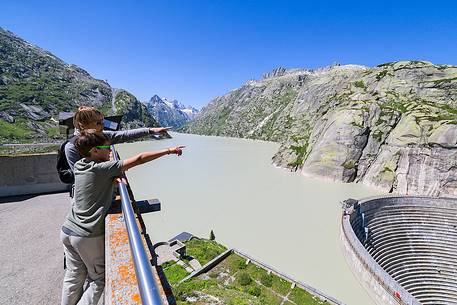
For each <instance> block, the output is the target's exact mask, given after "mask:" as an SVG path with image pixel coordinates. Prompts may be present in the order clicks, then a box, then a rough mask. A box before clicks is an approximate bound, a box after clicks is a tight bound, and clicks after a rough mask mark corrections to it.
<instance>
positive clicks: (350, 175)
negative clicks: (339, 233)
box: [186, 61, 457, 196]
mask: <svg viewBox="0 0 457 305" xmlns="http://www.w3.org/2000/svg"><path fill="white" fill-rule="evenodd" d="M186 131H188V132H191V133H198V134H211V135H222V136H233V137H243V138H254V139H263V140H271V141H277V142H280V143H281V147H280V149H279V151H278V152H277V153H276V154H275V156H274V157H273V162H274V163H275V164H276V165H279V166H282V167H287V168H289V169H291V170H295V171H298V172H300V173H302V174H304V175H310V176H317V177H324V178H330V179H333V180H338V181H344V182H362V183H365V184H367V185H371V186H375V187H378V188H381V189H383V190H385V191H388V192H395V193H401V194H424V195H434V196H438V195H448V196H457V67H455V66H450V65H434V64H432V63H430V62H423V61H405V62H393V63H386V64H382V65H379V66H377V67H374V68H368V67H364V66H357V65H345V66H332V67H328V68H324V69H319V70H314V71H311V70H299V69H295V70H286V69H282V68H279V69H276V70H274V71H273V72H271V73H268V74H266V75H264V77H263V78H262V79H261V80H258V81H249V82H247V83H246V84H245V85H243V86H242V87H241V88H239V89H236V90H233V91H231V92H229V93H227V94H225V95H224V96H221V97H218V98H216V99H214V100H213V101H212V102H210V103H209V105H208V106H206V107H205V108H203V109H202V112H201V114H200V115H199V116H197V118H196V119H195V120H194V121H193V122H191V123H190V124H189V125H188V126H187V127H186Z"/></svg>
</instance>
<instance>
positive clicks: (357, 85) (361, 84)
mask: <svg viewBox="0 0 457 305" xmlns="http://www.w3.org/2000/svg"><path fill="white" fill-rule="evenodd" d="M354 86H355V87H357V88H361V89H366V88H367V86H366V85H365V83H364V82H363V80H358V81H355V82H354Z"/></svg>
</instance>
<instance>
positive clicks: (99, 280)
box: [60, 232, 105, 305]
mask: <svg viewBox="0 0 457 305" xmlns="http://www.w3.org/2000/svg"><path fill="white" fill-rule="evenodd" d="M60 239H61V240H62V243H63V246H64V251H65V257H66V262H67V269H66V270H65V277H64V279H63V287H62V305H76V304H78V305H97V303H98V300H99V299H100V296H101V295H102V293H103V289H104V288H105V236H104V235H101V236H97V237H79V236H70V235H67V234H65V233H64V232H60ZM86 278H87V279H88V281H89V286H88V287H87V289H86V290H85V291H84V290H83V286H84V282H85V280H86Z"/></svg>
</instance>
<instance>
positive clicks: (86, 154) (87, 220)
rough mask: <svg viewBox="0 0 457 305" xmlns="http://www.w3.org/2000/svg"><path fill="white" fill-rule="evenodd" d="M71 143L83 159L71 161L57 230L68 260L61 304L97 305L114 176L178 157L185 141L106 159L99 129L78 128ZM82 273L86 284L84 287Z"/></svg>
mask: <svg viewBox="0 0 457 305" xmlns="http://www.w3.org/2000/svg"><path fill="white" fill-rule="evenodd" d="M75 145H76V148H77V149H78V151H79V153H80V154H81V156H83V158H82V159H81V160H79V161H78V162H76V164H75V194H74V204H73V206H72V208H71V211H70V213H69V214H68V216H67V219H66V220H65V222H64V224H63V226H62V232H61V234H60V237H61V240H62V243H63V245H64V251H65V256H66V261H67V270H66V272H65V277H64V281H63V288H62V305H64V304H65V305H70V304H71V305H73V304H94V305H96V304H97V303H98V301H99V299H100V296H101V294H102V292H103V289H104V287H105V247H104V245H105V237H104V234H105V216H106V214H107V212H108V209H109V207H110V205H111V201H112V198H113V189H114V180H115V178H116V177H119V176H120V175H121V173H122V171H126V170H128V169H129V168H132V167H134V166H137V165H140V164H143V163H146V162H149V161H152V160H154V159H157V158H160V157H162V156H165V155H169V154H176V155H178V156H180V155H181V154H182V149H183V148H184V146H177V147H174V148H168V149H164V150H159V151H151V152H144V153H140V154H138V155H136V156H134V157H131V158H128V159H126V160H120V161H110V146H109V145H110V141H109V139H108V137H107V136H106V135H105V134H104V133H102V132H100V131H97V130H86V131H83V132H81V134H80V136H79V137H78V139H77V140H76V142H75ZM86 277H87V278H88V279H89V287H88V288H87V289H86V290H85V291H83V285H84V282H85V279H86Z"/></svg>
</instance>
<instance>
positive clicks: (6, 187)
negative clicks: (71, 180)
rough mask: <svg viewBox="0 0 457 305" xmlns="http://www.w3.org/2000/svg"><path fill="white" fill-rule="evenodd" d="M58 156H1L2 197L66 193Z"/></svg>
mask: <svg viewBox="0 0 457 305" xmlns="http://www.w3.org/2000/svg"><path fill="white" fill-rule="evenodd" d="M56 163H57V154H55V153H50V154H36V155H23V156H11V157H10V156H0V168H1V170H0V197H6V196H16V195H28V194H40V193H41V194H42V193H50V192H58V191H65V190H67V189H68V186H67V185H66V184H63V183H62V182H60V180H59V176H58V175H57V170H56Z"/></svg>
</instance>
